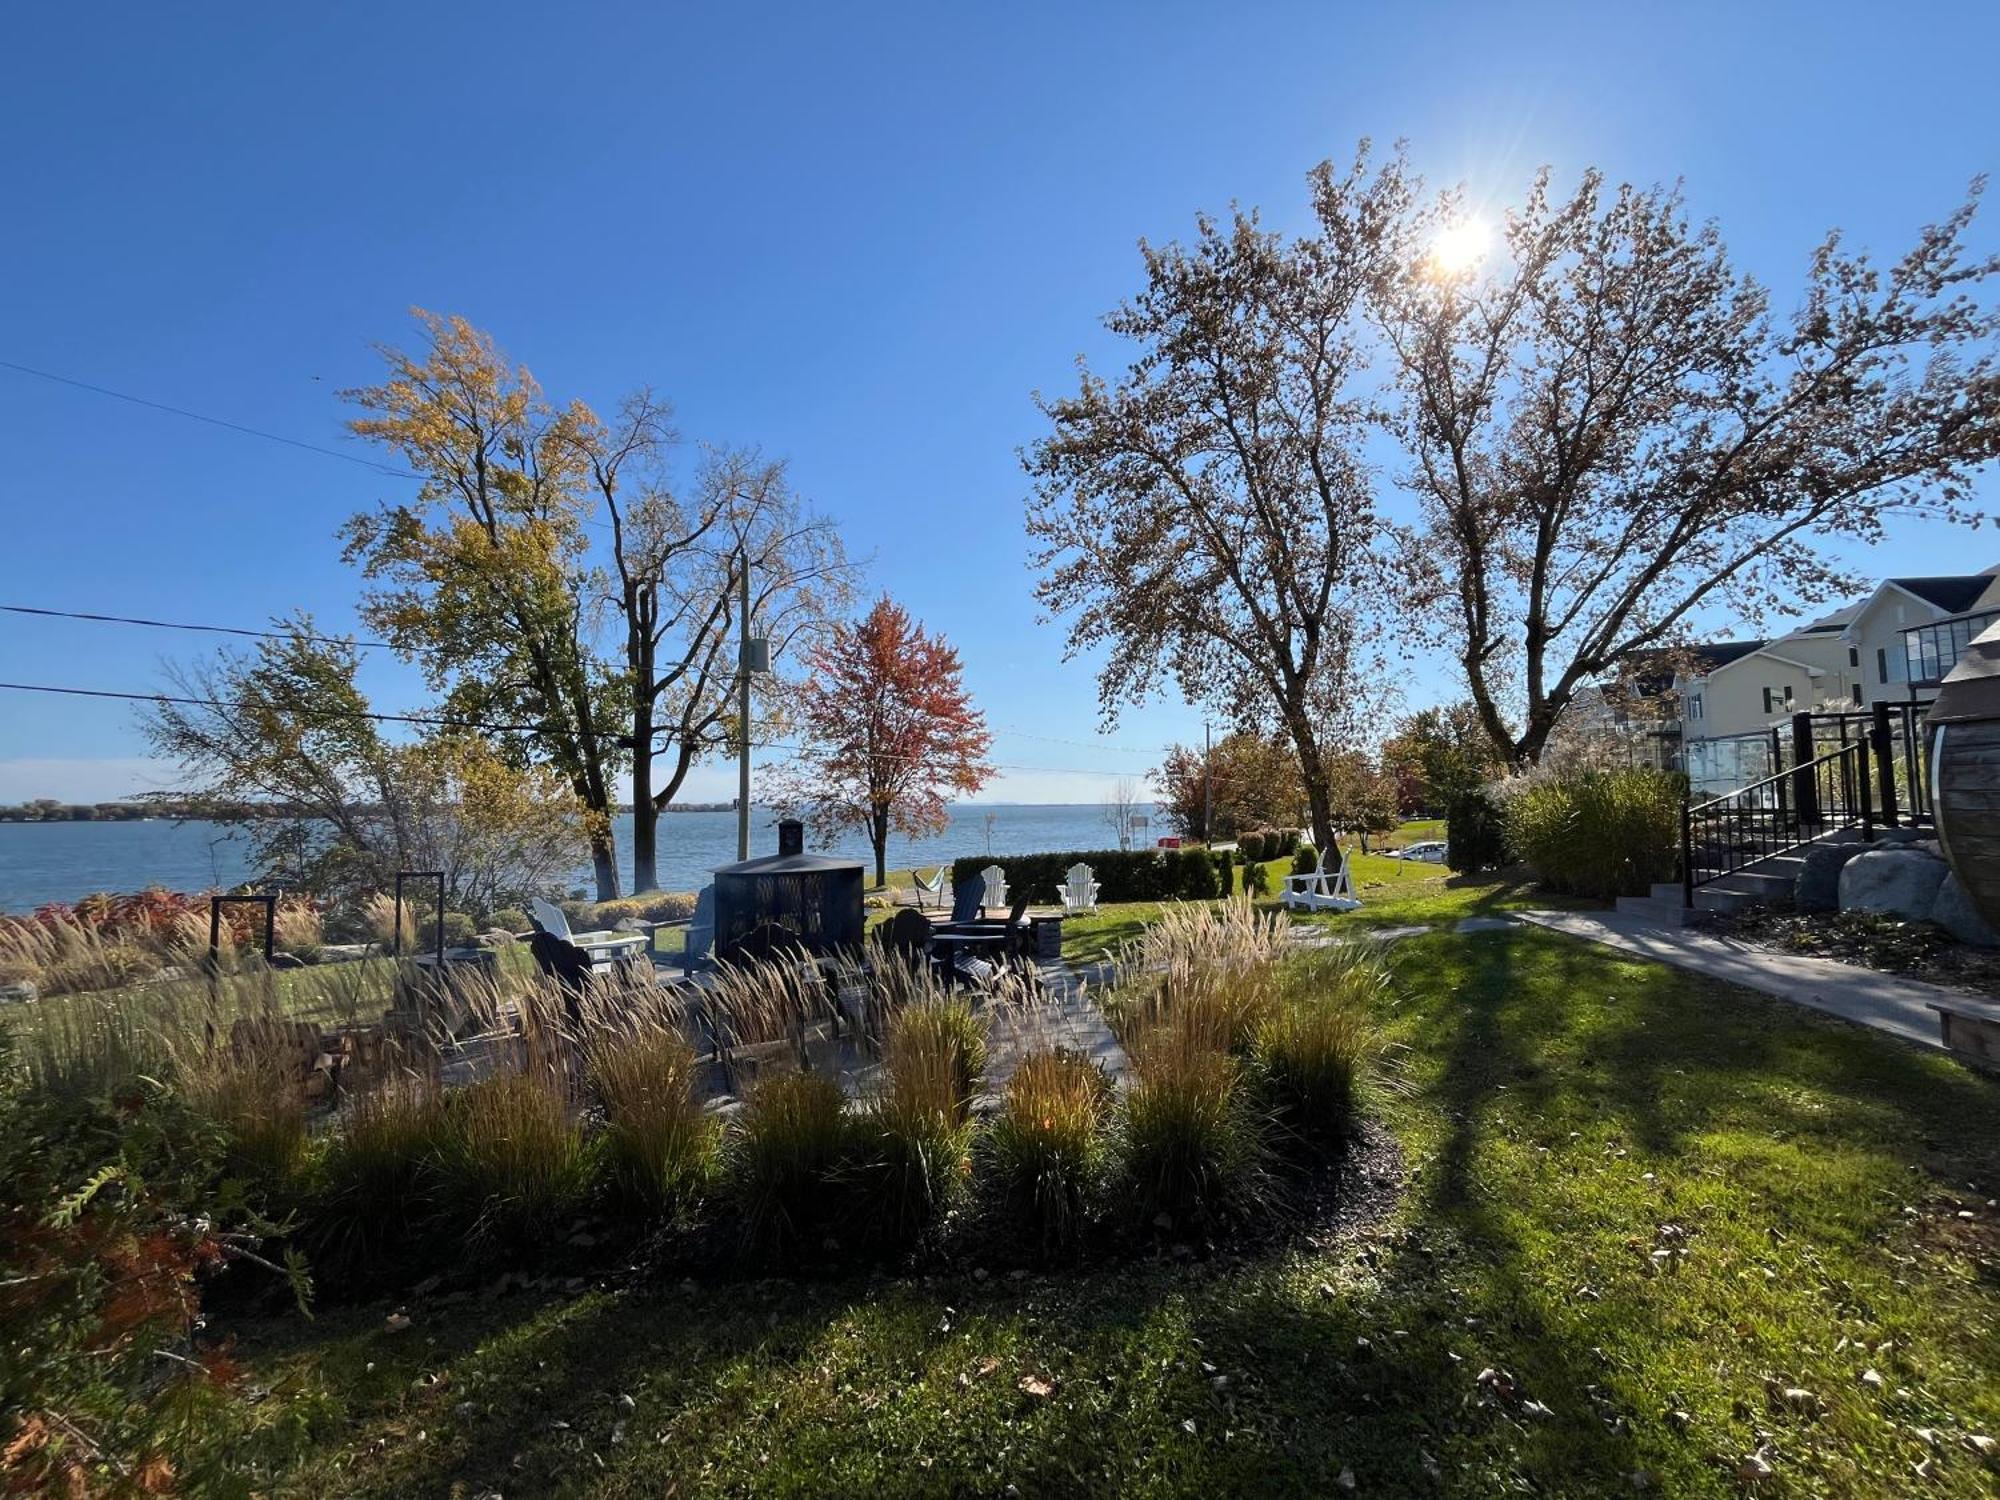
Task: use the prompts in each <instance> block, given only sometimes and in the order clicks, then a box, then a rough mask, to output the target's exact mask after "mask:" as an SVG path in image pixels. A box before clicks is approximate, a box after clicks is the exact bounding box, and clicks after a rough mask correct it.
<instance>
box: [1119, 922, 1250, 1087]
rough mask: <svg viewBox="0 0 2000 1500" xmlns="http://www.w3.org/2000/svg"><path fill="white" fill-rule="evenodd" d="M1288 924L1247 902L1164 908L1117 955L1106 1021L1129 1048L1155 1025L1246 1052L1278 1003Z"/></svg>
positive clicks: (1207, 1043)
mask: <svg viewBox="0 0 2000 1500" xmlns="http://www.w3.org/2000/svg"><path fill="white" fill-rule="evenodd" d="M1285 944H1286V920H1285V918H1284V916H1283V915H1282V914H1280V913H1270V912H1259V911H1257V910H1256V908H1255V907H1253V906H1252V905H1251V903H1250V901H1249V899H1248V897H1247V896H1246V897H1240V898H1238V899H1235V900H1231V901H1227V902H1223V903H1221V904H1220V905H1219V906H1211V905H1200V906H1194V905H1189V906H1169V907H1166V908H1164V909H1163V910H1162V911H1161V913H1160V920H1159V921H1158V922H1157V923H1155V924H1154V925H1153V926H1151V927H1149V928H1147V929H1146V931H1145V932H1144V933H1143V934H1142V935H1141V936H1140V937H1138V938H1137V939H1135V940H1134V941H1133V942H1131V943H1129V944H1127V945H1126V947H1125V949H1124V950H1123V952H1122V953H1121V954H1120V956H1119V962H1118V972H1117V975H1116V976H1115V978H1114V980H1113V984H1112V992H1111V995H1110V996H1109V998H1108V999H1107V1000H1106V1001H1105V1015H1106V1018H1107V1019H1108V1020H1109V1021H1110V1023H1111V1026H1112V1029H1113V1030H1114V1031H1115V1032H1116V1033H1117V1035H1118V1039H1119V1040H1120V1041H1121V1042H1123V1043H1124V1044H1125V1045H1126V1047H1127V1049H1128V1050H1129V1049H1130V1048H1131V1047H1132V1046H1133V1045H1134V1044H1135V1043H1136V1042H1137V1041H1138V1040H1139V1039H1141V1038H1142V1037H1144V1036H1145V1035H1147V1034H1148V1033H1149V1032H1151V1031H1153V1030H1155V1029H1157V1028H1158V1027H1160V1026H1163V1025H1166V1026H1172V1027H1174V1028H1177V1029H1178V1030H1181V1031H1184V1032H1187V1033H1188V1034H1189V1035H1190V1036H1191V1037H1195V1038H1198V1039H1200V1040H1202V1041H1203V1042H1204V1043H1205V1044H1206V1045H1209V1046H1213V1047H1215V1048H1217V1049H1218V1050H1221V1051H1224V1052H1234V1053H1244V1052H1247V1051H1248V1049H1249V1045H1250V1041H1251V1038H1252V1037H1254V1036H1255V1035H1256V1032H1257V1027H1258V1026H1259V1025H1260V1024H1261V1023H1262V1021H1263V1020H1264V1018H1265V1017H1266V1016H1268V1015H1269V1014H1270V1013H1271V1011H1272V1010H1273V1008H1275V1006H1276V1005H1277V1003H1278V996H1279V992H1280V988H1281V985H1282V979H1281V976H1280V970H1281V967H1282V960H1283V958H1284V954H1285Z"/></svg>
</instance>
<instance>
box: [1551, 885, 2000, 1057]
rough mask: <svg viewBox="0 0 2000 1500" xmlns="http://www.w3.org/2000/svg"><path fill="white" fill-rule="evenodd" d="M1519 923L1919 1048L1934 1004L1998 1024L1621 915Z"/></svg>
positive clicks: (1934, 1038)
mask: <svg viewBox="0 0 2000 1500" xmlns="http://www.w3.org/2000/svg"><path fill="white" fill-rule="evenodd" d="M1520 920H1522V921H1524V922H1532V923H1533V924H1534V925H1535V926H1537V927H1546V928H1548V929H1549V930H1550V931H1552V932H1560V933H1565V934H1567V935H1568V936H1570V937H1576V938H1583V939H1585V940H1586V941H1589V942H1593V943H1603V944H1605V945H1606V946H1608V947H1612V948H1617V949H1620V950H1621V951H1623V952H1626V953H1635V954H1638V955H1639V956H1640V957H1642V958H1650V959H1655V960H1657V961H1658V962H1660V963H1663V964H1672V965H1673V966H1674V967H1675V968H1677V969H1686V970H1687V971H1689V972H1690V973H1694V974H1704V975H1707V976H1708V977H1709V978H1711V979H1721V980H1726V981H1728V982H1729V983H1731V984H1740V985H1742V986H1743V987H1744V988H1745V989H1752V990H1757V991H1759V992H1761V993H1763V994H1766V995H1775V996H1777V997H1778V998H1779V999H1780V1000H1789V1001H1791V1002H1792V1003H1793V1004H1794V1005H1804V1006H1808V1007H1810V1008H1811V1009H1813V1010H1818V1011H1825V1012H1826V1013H1827V1014H1828V1015H1834V1016H1839V1017H1841V1018H1842V1019H1843V1020H1847V1021H1853V1022H1855V1023H1856V1024H1858V1025H1861V1026H1872V1027H1874V1028H1875V1029H1876V1030H1877V1031H1886V1032H1888V1033H1889V1034H1890V1035H1891V1036H1899V1037H1901V1038H1902V1039H1903V1040H1904V1041H1908V1042H1915V1043H1917V1044H1918V1045H1919V1046H1922V1047H1935V1048H1939V1049H1942V1048H1943V1046H1944V1043H1943V1041H1942V1040H1941V1038H1940V1036H1939V1031H1938V1016H1937V1012H1936V1011H1934V1010H1932V1009H1930V1006H1931V1005H1932V1003H1933V1002H1936V1003H1939V1004H1946V1005H1950V1006H1952V1007H1953V1008H1954V1009H1957V1010H1962V1011H1969V1012H1971V1013H1973V1014H1975V1015H1984V1016H1988V1017H1990V1018H1992V1019H1994V1020H1996V1021H2000V1004H1990V1003H1987V1002H1984V1001H1981V1000H1979V999H1977V998H1976V997H1974V996H1972V995H1969V994H1967V993H1966V992H1965V991H1963V990H1949V989H1946V988H1944V986H1942V985H1936V984H1926V983H1924V982H1923V981H1922V980H1917V979H1905V978H1903V977H1902V976H1900V975H1896V974H1883V973H1879V972H1877V971H1876V970H1874V969H1863V968H1858V967H1856V966H1855V965H1853V964H1843V963H1836V962H1835V961H1834V960H1833V959H1830V958H1807V957H1803V956H1799V955H1794V954H1789V953H1773V952H1771V951H1770V950H1768V949H1765V948H1757V947H1753V946H1752V945H1750V944H1748V943H1745V942H1742V941H1740V940H1738V939H1735V938H1725V937H1718V936H1716V935H1714V934H1712V933H1706V932H1701V931H1699V930H1697V929H1693V928H1686V927H1672V928H1668V927H1655V926H1653V925H1652V924H1651V923H1650V922H1648V921H1647V920H1646V919H1645V918H1644V917H1642V916H1633V915H1630V914H1627V913H1623V912H1613V911H1604V912H1572V911H1527V912H1522V913H1521V914H1520Z"/></svg>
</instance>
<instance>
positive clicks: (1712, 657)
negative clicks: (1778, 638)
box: [1688, 641, 1771, 675]
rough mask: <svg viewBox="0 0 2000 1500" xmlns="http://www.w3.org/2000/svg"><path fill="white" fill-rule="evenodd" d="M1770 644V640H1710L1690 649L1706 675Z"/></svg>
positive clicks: (1690, 652)
mask: <svg viewBox="0 0 2000 1500" xmlns="http://www.w3.org/2000/svg"><path fill="white" fill-rule="evenodd" d="M1770 644H1771V643H1770V642H1769V641H1710V642H1709V643H1708V644H1706V645H1702V646H1691V647H1689V648H1688V651H1689V654H1690V655H1691V656H1693V658H1694V660H1695V662H1696V663H1697V664H1698V665H1699V666H1700V667H1702V668H1703V672H1704V675H1706V673H1708V672H1713V671H1715V670H1716V669H1717V668H1718V667H1726V666H1728V665H1729V664H1730V663H1731V662H1738V661H1741V660H1743V658H1744V657H1746V656H1748V655H1750V654H1751V653H1752V652H1753V651H1762V650H1763V649H1764V648H1765V647H1766V646H1768V645H1770Z"/></svg>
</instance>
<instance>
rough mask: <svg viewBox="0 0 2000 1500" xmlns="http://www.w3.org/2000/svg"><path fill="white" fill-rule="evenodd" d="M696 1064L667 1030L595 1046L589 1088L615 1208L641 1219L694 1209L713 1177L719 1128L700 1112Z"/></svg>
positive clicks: (642, 1031)
mask: <svg viewBox="0 0 2000 1500" xmlns="http://www.w3.org/2000/svg"><path fill="white" fill-rule="evenodd" d="M700 1067H701V1065H700V1062H699V1061H698V1060H697V1058H696V1057H695V1053H694V1049H693V1048H692V1047H690V1046H689V1045H688V1043H687V1041H686V1040H685V1039H684V1038H683V1037H681V1036H680V1035H679V1034H678V1033H677V1032H675V1031H673V1030H672V1029H671V1028H670V1027H668V1026H665V1025H651V1024H649V1025H644V1026H641V1027H639V1028H637V1029H635V1030H633V1031H631V1032H629V1033H626V1034H614V1035H612V1036H610V1037H609V1038H606V1039H604V1040H601V1041H599V1043H598V1044H597V1045H596V1046H595V1047H594V1048H593V1049H592V1051H591V1056H590V1081H591V1084H592V1086H593V1087H594V1088H595V1089H596V1090H597V1094H598V1097H599V1098H600V1099H602V1100H603V1101H604V1112H605V1126H604V1145H603V1152H602V1156H601V1158H600V1166H601V1169H602V1172H603V1175H604V1180H605V1182H606V1185H607V1186H608V1187H609V1188H610V1190H611V1194H612V1196H613V1198H614V1199H615V1200H616V1201H618V1202H619V1203H621V1204H623V1205H625V1206H627V1207H630V1208H633V1209H636V1210H637V1211H638V1212H640V1213H642V1214H646V1215H649V1216H650V1215H658V1214H675V1213H680V1212H684V1211H685V1210H686V1209H688V1208H689V1207H691V1206H692V1205H693V1204H694V1203H695V1202H696V1201H697V1200H698V1199H699V1198H700V1197H701V1195H702V1193H703V1192H704V1191H705V1190H706V1189H707V1187H708V1186H709V1184H710V1182H711V1181H712V1180H713V1178H714V1175H715V1169H716V1163H717V1152H718V1149H719V1146H720V1143H721V1126H720V1122H719V1121H717V1120H716V1119H715V1118H714V1117H712V1116H710V1115H707V1114H705V1113H704V1112H703V1110H702V1098H701V1091H700V1088H699V1086H698V1085H699V1079H700Z"/></svg>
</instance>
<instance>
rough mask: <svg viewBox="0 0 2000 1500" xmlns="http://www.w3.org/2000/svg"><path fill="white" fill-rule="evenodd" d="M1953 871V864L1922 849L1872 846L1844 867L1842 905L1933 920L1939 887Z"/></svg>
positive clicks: (1845, 907) (1842, 906)
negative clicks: (1933, 910)
mask: <svg viewBox="0 0 2000 1500" xmlns="http://www.w3.org/2000/svg"><path fill="white" fill-rule="evenodd" d="M1950 873H1951V866H1949V865H1947V864H1946V863H1945V862H1944V861H1943V860H1941V859H1939V858H1938V857H1937V856H1936V855H1935V854H1929V853H1925V852H1924V851H1922V850H1918V849H1870V850H1869V851H1868V852H1867V853H1866V854H1861V855H1856V856H1855V857H1854V858H1853V859H1850V860H1849V861H1848V862H1847V863H1846V864H1845V865H1843V866H1842V867H1841V871H1840V909H1841V910H1842V911H1879V912H1888V913H1891V914H1892V915H1895V916H1899V917H1906V918H1908V919H1909V920H1910V921H1913V922H1925V921H1929V920H1930V915H1931V907H1932V906H1933V905H1934V904H1935V903H1936V901H1937V893H1938V887H1939V886H1941V885H1943V884H1944V878H1945V876H1946V875H1948V874H1950Z"/></svg>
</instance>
